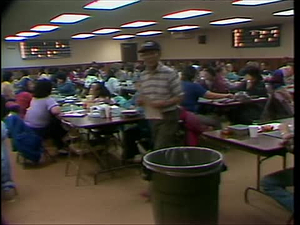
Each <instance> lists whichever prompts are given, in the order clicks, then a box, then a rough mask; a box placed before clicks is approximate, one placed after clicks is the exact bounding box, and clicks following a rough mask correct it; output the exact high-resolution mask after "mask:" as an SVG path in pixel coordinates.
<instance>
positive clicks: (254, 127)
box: [249, 125, 259, 138]
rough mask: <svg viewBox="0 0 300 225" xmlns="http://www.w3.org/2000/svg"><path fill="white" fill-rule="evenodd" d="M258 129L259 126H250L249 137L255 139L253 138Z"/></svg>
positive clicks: (256, 134)
mask: <svg viewBox="0 0 300 225" xmlns="http://www.w3.org/2000/svg"><path fill="white" fill-rule="evenodd" d="M258 128H259V126H257V125H250V126H249V134H250V137H252V138H255V137H257V136H258Z"/></svg>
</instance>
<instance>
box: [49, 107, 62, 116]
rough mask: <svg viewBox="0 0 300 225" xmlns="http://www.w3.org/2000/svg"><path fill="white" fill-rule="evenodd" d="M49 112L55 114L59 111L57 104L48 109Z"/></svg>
mask: <svg viewBox="0 0 300 225" xmlns="http://www.w3.org/2000/svg"><path fill="white" fill-rule="evenodd" d="M50 112H51V114H53V115H55V116H57V115H59V114H60V113H61V111H60V107H59V106H54V107H52V108H51V109H50Z"/></svg>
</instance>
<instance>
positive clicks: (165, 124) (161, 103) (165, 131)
mask: <svg viewBox="0 0 300 225" xmlns="http://www.w3.org/2000/svg"><path fill="white" fill-rule="evenodd" d="M138 52H139V53H140V57H141V59H142V60H143V61H144V65H145V66H146V69H145V70H144V71H143V72H142V73H141V78H140V89H139V91H140V96H139V98H138V99H137V104H138V105H141V106H143V108H144V109H145V114H146V118H147V119H149V120H150V122H151V126H152V132H153V142H154V150H157V149H161V148H166V147H172V146H176V145H177V139H176V135H175V134H176V132H177V131H178V129H179V124H178V120H179V108H178V105H179V104H180V102H181V100H182V98H183V91H182V89H181V85H180V78H179V75H178V74H177V73H176V72H175V71H174V70H173V69H171V68H170V67H168V66H165V65H163V64H162V63H161V62H160V61H159V60H160V56H161V47H160V45H159V44H158V43H157V42H155V41H146V42H145V43H143V44H142V46H141V49H140V50H139V51H138Z"/></svg>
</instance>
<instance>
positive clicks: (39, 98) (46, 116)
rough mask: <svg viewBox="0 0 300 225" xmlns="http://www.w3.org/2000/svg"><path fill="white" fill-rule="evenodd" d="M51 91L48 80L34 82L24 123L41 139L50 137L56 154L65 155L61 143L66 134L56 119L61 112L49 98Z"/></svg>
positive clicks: (62, 143)
mask: <svg viewBox="0 0 300 225" xmlns="http://www.w3.org/2000/svg"><path fill="white" fill-rule="evenodd" d="M51 90H52V83H51V81H50V80H49V79H41V80H37V81H36V83H35V86H34V90H33V98H32V100H31V102H30V107H29V108H28V109H27V113H26V115H25V118H24V122H25V124H26V125H27V126H29V127H30V128H31V129H32V130H34V131H35V132H36V133H37V134H38V135H40V136H41V137H43V138H47V137H50V138H51V139H52V140H53V142H54V145H55V147H56V148H57V149H58V152H59V153H65V152H66V150H65V147H66V144H65V143H64V142H63V137H64V136H65V135H66V133H67V132H66V131H65V130H64V129H63V128H62V127H61V122H60V120H59V119H58V118H57V117H56V116H58V115H59V114H60V113H61V111H60V107H59V105H58V103H57V102H56V101H55V100H54V99H53V98H52V97H50V94H51Z"/></svg>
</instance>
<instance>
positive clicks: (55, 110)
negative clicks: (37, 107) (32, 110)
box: [47, 97, 61, 116]
mask: <svg viewBox="0 0 300 225" xmlns="http://www.w3.org/2000/svg"><path fill="white" fill-rule="evenodd" d="M47 105H48V110H49V111H50V113H51V114H53V115H55V116H57V115H59V114H60V113H61V111H60V107H59V105H58V104H57V102H56V101H55V100H54V99H53V98H51V97H50V98H48V99H47Z"/></svg>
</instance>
